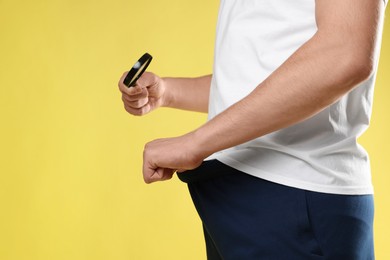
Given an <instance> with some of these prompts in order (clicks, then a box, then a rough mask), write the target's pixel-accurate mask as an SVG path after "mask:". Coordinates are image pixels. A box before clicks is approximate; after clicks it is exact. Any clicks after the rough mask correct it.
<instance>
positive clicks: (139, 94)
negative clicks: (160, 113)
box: [118, 71, 165, 116]
mask: <svg viewBox="0 0 390 260" xmlns="http://www.w3.org/2000/svg"><path fill="white" fill-rule="evenodd" d="M127 73H128V72H127V71H126V72H125V73H123V75H122V77H121V78H120V80H119V82H118V87H119V90H120V91H121V93H122V101H123V104H124V107H125V110H126V111H127V112H128V113H130V114H132V115H135V116H142V115H145V114H147V113H149V112H150V111H152V110H154V109H156V108H158V107H160V106H162V105H163V104H164V93H165V87H164V84H163V80H162V79H161V78H160V77H159V76H157V75H155V74H153V73H151V72H145V73H144V74H143V75H142V76H141V77H140V78H139V79H138V80H137V82H136V84H135V86H134V87H129V88H128V87H127V86H126V85H125V84H123V80H124V78H125V77H126V75H127Z"/></svg>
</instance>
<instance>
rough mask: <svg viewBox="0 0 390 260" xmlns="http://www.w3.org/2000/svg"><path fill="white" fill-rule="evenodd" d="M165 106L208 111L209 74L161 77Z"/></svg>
mask: <svg viewBox="0 0 390 260" xmlns="http://www.w3.org/2000/svg"><path fill="white" fill-rule="evenodd" d="M162 80H163V82H164V83H163V84H164V85H165V91H166V98H165V99H166V102H165V104H164V106H165V107H171V108H178V109H183V110H190V111H197V112H204V113H207V112H208V104H209V93H210V84H211V75H207V76H203V77H198V78H163V79H162Z"/></svg>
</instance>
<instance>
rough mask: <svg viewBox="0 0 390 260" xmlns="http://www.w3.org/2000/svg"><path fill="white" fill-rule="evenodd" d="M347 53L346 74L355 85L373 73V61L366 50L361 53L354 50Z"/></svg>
mask: <svg viewBox="0 0 390 260" xmlns="http://www.w3.org/2000/svg"><path fill="white" fill-rule="evenodd" d="M349 55H350V57H349V58H348V65H347V68H346V69H347V70H348V72H347V74H346V75H348V76H349V77H350V81H352V82H354V83H355V85H356V84H359V83H361V82H363V81H365V80H367V79H368V78H370V77H371V76H372V75H373V74H374V71H375V65H374V64H375V63H374V61H373V58H372V56H371V55H369V54H367V53H366V52H364V53H361V54H357V53H356V52H354V53H351V54H349Z"/></svg>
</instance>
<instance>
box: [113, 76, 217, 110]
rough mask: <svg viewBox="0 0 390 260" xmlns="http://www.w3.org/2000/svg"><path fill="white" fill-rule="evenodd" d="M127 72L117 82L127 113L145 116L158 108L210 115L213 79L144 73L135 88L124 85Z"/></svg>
mask: <svg viewBox="0 0 390 260" xmlns="http://www.w3.org/2000/svg"><path fill="white" fill-rule="evenodd" d="M126 74H127V71H126V72H125V73H123V75H122V77H121V78H120V80H119V82H118V87H119V90H120V91H121V92H122V101H123V104H124V107H125V109H126V111H127V112H129V113H130V114H132V115H136V116H142V115H145V114H147V113H149V112H151V111H153V110H154V109H156V108H159V107H171V108H178V109H184V110H191V111H197V112H207V111H208V103H209V92H210V83H211V75H207V76H203V77H198V78H160V77H159V76H157V75H156V74H154V73H151V72H145V73H144V74H143V75H142V76H141V78H139V79H138V81H137V83H136V85H135V87H131V88H128V87H126V86H125V85H124V84H123V79H124V78H125V76H126Z"/></svg>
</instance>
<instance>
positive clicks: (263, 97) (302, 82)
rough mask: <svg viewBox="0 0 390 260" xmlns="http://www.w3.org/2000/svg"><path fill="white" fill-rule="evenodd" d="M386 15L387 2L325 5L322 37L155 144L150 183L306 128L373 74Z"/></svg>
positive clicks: (328, 1)
mask: <svg viewBox="0 0 390 260" xmlns="http://www.w3.org/2000/svg"><path fill="white" fill-rule="evenodd" d="M383 8H384V5H383V1H382V0H343V1H339V0H317V1H316V20H317V25H318V31H317V33H316V34H315V35H314V36H313V37H312V38H311V39H310V40H309V41H308V42H307V43H306V44H304V45H303V46H302V47H301V48H299V49H298V50H297V51H296V52H295V53H294V54H293V55H292V56H291V57H290V58H289V59H288V60H287V61H286V62H285V63H284V64H283V65H281V66H280V68H279V69H277V70H276V71H275V72H274V73H273V74H271V75H270V76H269V77H268V78H267V79H266V80H265V81H264V82H263V83H261V84H260V85H259V86H258V87H257V88H256V89H255V90H254V91H253V92H252V93H250V94H249V95H248V96H247V97H245V98H244V99H242V100H241V101H240V102H238V103H236V104H235V105H233V106H231V107H230V108H229V109H227V110H226V111H224V112H223V113H221V114H220V115H218V116H217V117H215V118H214V119H213V120H211V121H209V122H208V123H206V124H205V125H203V126H202V127H200V128H199V129H197V130H195V131H193V132H191V133H189V134H187V135H184V136H181V137H177V138H171V139H160V140H156V141H154V142H151V143H149V144H147V146H146V147H145V151H144V179H145V181H146V182H147V183H149V182H153V181H157V180H165V179H169V178H170V176H172V173H173V169H181V170H185V169H192V168H195V167H196V166H198V165H199V164H200V163H201V162H202V160H203V159H204V158H205V157H207V156H208V155H210V154H212V153H214V152H217V151H220V150H223V149H226V148H229V147H232V146H235V145H238V144H241V143H244V142H246V141H249V140H252V139H254V138H257V137H260V136H262V135H265V134H267V133H270V132H273V131H276V130H279V129H282V128H284V127H287V126H290V125H292V124H294V123H297V122H300V121H302V120H305V119H307V118H308V117H310V116H312V115H314V114H316V113H318V112H320V111H321V110H322V109H324V108H326V107H327V106H329V105H331V104H332V103H334V102H335V101H337V100H338V99H339V98H340V97H341V96H343V95H344V94H346V93H347V92H349V91H351V90H352V89H353V88H354V87H355V86H356V85H357V84H358V83H359V82H361V81H363V80H365V79H366V78H367V77H369V76H370V75H371V73H372V70H373V67H374V64H373V62H374V55H375V53H376V51H377V50H376V42H377V34H378V31H380V29H381V28H380V26H381V21H382V19H383V17H382V16H383ZM176 149H177V150H178V151H180V154H176V155H175V154H173V153H169V156H164V153H165V154H166V153H167V151H174V150H176ZM164 151H165V152H164Z"/></svg>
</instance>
